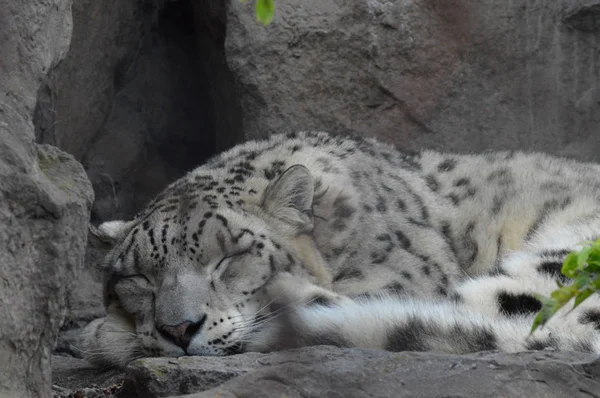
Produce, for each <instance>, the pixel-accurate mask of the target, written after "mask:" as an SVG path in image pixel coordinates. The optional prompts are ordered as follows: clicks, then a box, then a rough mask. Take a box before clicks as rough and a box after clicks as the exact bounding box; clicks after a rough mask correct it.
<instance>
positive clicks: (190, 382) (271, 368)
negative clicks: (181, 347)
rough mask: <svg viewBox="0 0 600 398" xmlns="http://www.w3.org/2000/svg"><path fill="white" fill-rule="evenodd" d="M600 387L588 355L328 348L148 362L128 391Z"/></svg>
mask: <svg viewBox="0 0 600 398" xmlns="http://www.w3.org/2000/svg"><path fill="white" fill-rule="evenodd" d="M240 374H243V375H241V376H240ZM229 379H231V380H230V381H227V382H225V383H224V384H223V385H222V386H220V387H217V388H214V389H211V390H208V391H205V392H201V391H204V390H207V389H208V388H210V387H213V386H215V385H216V384H218V383H222V382H223V381H226V380H229ZM599 380H600V358H598V357H597V356H591V355H586V354H582V353H559V352H556V353H554V352H548V351H545V352H523V353H519V354H505V353H477V354H472V355H462V356H458V355H444V354H436V353H413V352H403V353H391V352H386V351H377V350H364V349H339V348H335V347H325V346H321V347H309V348H304V349H300V350H293V351H288V352H280V353H272V354H244V355H239V356H235V357H225V358H200V357H187V358H180V359H165V358H158V359H146V360H141V361H137V362H135V363H133V364H132V365H130V366H129V368H128V369H127V374H126V378H125V386H126V387H128V388H129V389H128V390H127V394H128V396H131V397H135V396H138V397H150V398H151V397H167V396H175V395H177V394H182V396H183V394H193V395H186V397H189V398H203V397H238V398H241V397H282V396H286V397H365V396H368V397H415V396H421V397H473V398H480V397H533V396H537V397H574V396H584V395H585V396H596V395H597V394H598V392H599V391H600V381H599ZM132 387H134V388H132ZM194 392H200V393H195V394H194ZM586 394H587V395H586Z"/></svg>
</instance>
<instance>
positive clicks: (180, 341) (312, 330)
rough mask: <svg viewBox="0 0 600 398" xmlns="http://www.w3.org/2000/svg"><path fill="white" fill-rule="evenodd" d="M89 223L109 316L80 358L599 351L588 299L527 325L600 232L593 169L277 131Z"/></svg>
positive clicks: (599, 335) (598, 324) (599, 333)
mask: <svg viewBox="0 0 600 398" xmlns="http://www.w3.org/2000/svg"><path fill="white" fill-rule="evenodd" d="M90 228H91V231H92V234H90V236H91V237H92V238H93V239H94V240H95V241H96V242H100V243H101V244H102V245H104V246H105V247H106V250H107V255H106V257H105V260H104V262H103V263H102V267H103V269H104V272H105V274H106V278H105V284H104V299H105V305H106V309H107V313H106V316H105V317H104V318H101V319H97V320H94V321H92V322H91V323H90V324H89V325H88V326H86V328H85V330H84V337H83V341H84V349H83V351H84V352H85V353H86V357H87V358H88V359H89V360H90V361H92V362H94V363H95V364H98V365H102V366H105V365H116V366H125V365H126V364H127V363H129V362H130V361H132V360H134V359H137V358H142V357H150V356H168V357H179V356H185V355H201V356H220V355H231V354H237V353H242V352H248V351H259V352H269V351H277V350H285V349H291V348H298V347H303V346H311V345H334V346H338V347H363V348H371V349H383V350H389V351H396V352H397V351H437V352H445V353H453V354H463V353H471V352H478V351H487V350H500V351H506V352H518V351H524V350H542V349H546V348H547V349H557V350H575V351H584V352H595V353H600V305H599V304H600V301H599V299H598V297H596V296H593V297H590V298H589V299H588V300H587V301H585V302H583V304H581V305H580V306H579V307H578V308H577V309H576V310H574V311H569V310H568V309H564V310H561V311H559V313H558V314H557V315H556V316H555V317H553V318H552V319H551V320H550V321H549V323H548V324H547V325H546V326H545V327H543V328H542V329H539V330H537V331H536V332H535V333H533V334H530V330H531V326H532V321H533V318H534V316H535V314H536V313H537V311H539V310H540V308H541V302H540V300H539V297H540V296H539V295H546V296H548V295H549V294H550V293H551V292H552V291H553V290H554V289H556V287H557V282H561V283H569V280H568V279H566V278H565V277H564V276H563V275H562V274H561V272H560V270H561V263H562V261H563V259H564V258H565V256H566V255H567V254H568V253H570V252H571V251H572V250H574V249H577V248H580V247H581V242H583V241H587V240H595V239H597V238H598V237H600V166H599V165H597V164H592V163H583V162H578V161H575V160H570V159H565V158H559V157H554V156H550V155H547V154H541V153H525V152H519V151H505V152H485V153H482V154H451V153H442V152H436V151H431V150H422V151H419V152H414V153H411V152H406V151H400V150H398V149H396V148H395V147H393V146H391V145H388V144H385V143H382V142H379V141H377V140H375V139H370V138H360V137H356V136H351V135H349V136H344V135H331V134H328V133H325V132H299V133H294V134H287V135H285V134H276V135H272V136H271V137H269V138H267V139H263V140H255V141H249V142H246V143H242V144H240V145H238V146H235V147H234V148H232V149H230V150H228V151H225V152H224V153H222V154H220V155H217V156H216V157H214V158H212V159H210V160H209V161H207V162H206V163H205V164H204V165H202V166H200V167H198V168H196V169H195V170H193V171H191V172H189V173H188V174H187V175H185V176H184V177H182V178H181V179H179V180H177V181H175V182H174V183H172V184H171V185H170V186H168V187H167V188H166V189H165V190H164V191H163V192H162V193H160V194H159V195H158V196H157V197H156V198H155V199H153V200H152V201H151V202H150V203H149V205H148V206H147V207H146V208H145V209H143V210H142V211H140V212H139V213H138V214H137V215H136V216H135V217H134V218H133V219H132V220H128V221H122V220H118V221H107V222H104V223H102V224H100V225H99V226H98V227H90Z"/></svg>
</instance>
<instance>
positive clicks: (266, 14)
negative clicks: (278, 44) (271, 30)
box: [254, 0, 275, 25]
mask: <svg viewBox="0 0 600 398" xmlns="http://www.w3.org/2000/svg"><path fill="white" fill-rule="evenodd" d="M254 6H255V9H256V19H258V20H259V21H260V22H262V23H263V24H265V25H268V24H269V23H270V22H271V21H272V20H273V15H275V0H256V3H255V4H254Z"/></svg>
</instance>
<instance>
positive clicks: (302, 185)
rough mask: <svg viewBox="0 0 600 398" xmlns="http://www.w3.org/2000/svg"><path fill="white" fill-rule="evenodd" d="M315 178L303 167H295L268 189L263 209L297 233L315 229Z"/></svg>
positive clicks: (284, 173) (285, 172)
mask: <svg viewBox="0 0 600 398" xmlns="http://www.w3.org/2000/svg"><path fill="white" fill-rule="evenodd" d="M314 196H315V187H314V181H313V177H312V175H311V174H310V171H308V169H307V168H306V167H304V166H302V165H299V164H297V165H294V166H291V167H290V168H289V169H287V170H286V171H284V172H283V174H282V175H281V176H280V177H279V178H278V179H277V180H276V181H275V182H274V183H273V184H272V185H271V186H269V187H268V188H267V191H266V194H265V197H264V200H263V208H264V209H265V210H266V211H267V212H268V213H269V214H270V215H272V216H273V217H275V218H277V219H279V220H281V221H283V222H285V223H287V224H289V225H291V226H292V227H293V228H294V229H296V231H297V232H299V233H301V232H308V231H310V230H312V229H313V226H314V223H313V215H312V204H313V199H314Z"/></svg>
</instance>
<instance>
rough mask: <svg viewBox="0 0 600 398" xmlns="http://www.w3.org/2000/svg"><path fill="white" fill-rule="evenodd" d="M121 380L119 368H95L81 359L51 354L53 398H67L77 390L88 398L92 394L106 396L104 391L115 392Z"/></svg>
mask: <svg viewBox="0 0 600 398" xmlns="http://www.w3.org/2000/svg"><path fill="white" fill-rule="evenodd" d="M122 382H123V372H122V371H121V370H119V369H114V368H113V369H97V368H93V367H92V366H91V365H90V364H89V363H88V362H86V361H84V360H82V359H77V358H72V357H68V356H59V355H53V356H52V383H53V384H54V385H53V386H52V391H53V397H55V398H63V397H64V398H67V397H69V396H72V394H75V393H77V392H78V391H81V393H82V394H83V396H85V397H89V398H91V397H93V396H94V395H98V396H100V397H102V398H108V397H110V396H107V395H106V394H104V393H105V392H106V391H111V390H113V391H114V392H117V389H118V388H119V387H120V386H121V385H122ZM92 386H93V387H92ZM119 389H120V388H119Z"/></svg>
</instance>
